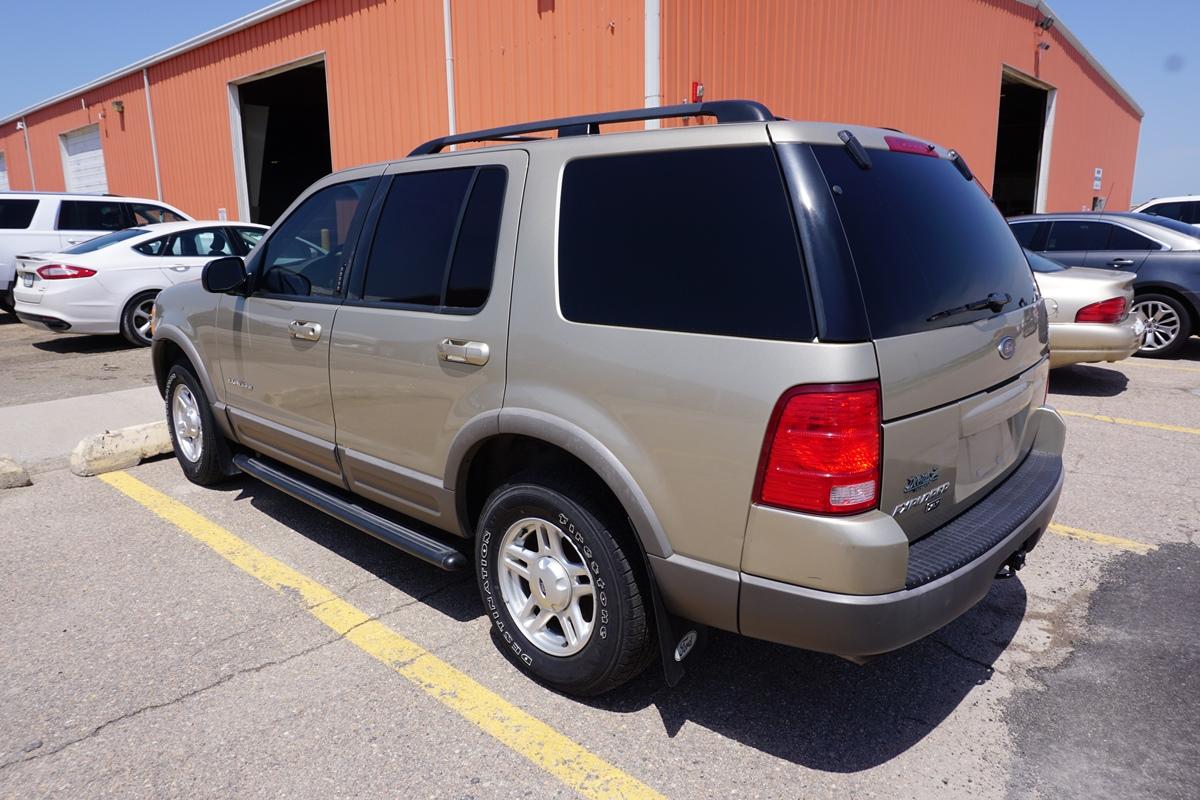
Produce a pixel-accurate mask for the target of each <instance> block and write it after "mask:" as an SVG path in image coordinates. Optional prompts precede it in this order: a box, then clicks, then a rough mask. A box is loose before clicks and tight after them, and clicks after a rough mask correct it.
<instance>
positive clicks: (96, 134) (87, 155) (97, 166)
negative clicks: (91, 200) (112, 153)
mask: <svg viewBox="0 0 1200 800" xmlns="http://www.w3.org/2000/svg"><path fill="white" fill-rule="evenodd" d="M61 138H62V158H63V176H64V177H65V178H66V182H67V191H68V192H79V193H81V194H104V193H106V192H107V191H108V175H107V174H105V172H104V150H103V148H101V146H100V126H99V125H89V126H87V127H86V128H80V129H79V130H77V131H71V132H70V133H64V134H63V135H62V137H61Z"/></svg>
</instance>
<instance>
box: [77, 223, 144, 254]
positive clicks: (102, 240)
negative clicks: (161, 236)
mask: <svg viewBox="0 0 1200 800" xmlns="http://www.w3.org/2000/svg"><path fill="white" fill-rule="evenodd" d="M149 232H150V231H147V230H142V229H141V228H126V229H125V230H123V231H113V232H112V233H106V234H104V235H103V236H97V237H96V238H95V239H88V240H87V241H86V242H84V243H82V244H77V245H75V246H74V247H72V248H69V249H67V250H63V252H64V253H69V254H71V255H79V254H80V253H94V252H96V251H97V250H103V249H104V248H105V247H109V246H111V245H114V244H117V243H118V242H123V241H125V240H126V239H133V238H134V237H137V236H143V235H145V234H147V233H149Z"/></svg>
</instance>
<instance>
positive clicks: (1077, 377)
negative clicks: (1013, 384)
mask: <svg viewBox="0 0 1200 800" xmlns="http://www.w3.org/2000/svg"><path fill="white" fill-rule="evenodd" d="M1128 384H1129V378H1128V377H1127V376H1126V375H1125V373H1123V372H1119V371H1117V370H1115V369H1111V368H1105V367H1097V366H1090V365H1087V364H1073V365H1072V366H1069V367H1059V368H1058V369H1055V370H1052V371H1051V372H1050V391H1051V392H1053V393H1054V394H1065V395H1071V396H1072V397H1116V396H1117V395H1119V394H1120V393H1121V392H1123V391H1125V387H1126V386H1127V385H1128Z"/></svg>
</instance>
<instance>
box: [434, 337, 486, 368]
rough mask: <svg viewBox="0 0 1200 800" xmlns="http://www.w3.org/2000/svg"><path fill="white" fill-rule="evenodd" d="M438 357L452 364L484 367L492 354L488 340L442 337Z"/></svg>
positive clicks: (438, 347)
mask: <svg viewBox="0 0 1200 800" xmlns="http://www.w3.org/2000/svg"><path fill="white" fill-rule="evenodd" d="M437 353H438V358H439V359H441V360H442V361H449V362H450V363H452V364H473V365H475V366H477V367H482V366H483V365H484V364H486V363H487V362H488V358H489V357H490V356H491V348H489V347H488V346H487V343H486V342H466V341H463V340H461V339H442V340H441V341H440V342H438V346H437Z"/></svg>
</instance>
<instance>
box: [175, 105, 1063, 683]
mask: <svg viewBox="0 0 1200 800" xmlns="http://www.w3.org/2000/svg"><path fill="white" fill-rule="evenodd" d="M668 117H674V118H680V117H705V118H709V119H710V121H711V120H714V119H715V122H716V124H705V125H697V124H691V125H688V126H679V127H669V128H663V129H660V130H649V131H639V132H621V133H609V134H604V135H598V134H600V128H601V126H604V125H607V124H609V123H619V122H626V123H627V122H631V121H636V120H643V119H648V118H668ZM626 127H628V126H626ZM466 143H490V144H491V145H492V146H486V147H473V148H468V149H460V150H458V151H456V152H450V151H448V148H449V146H450V145H454V144H466ZM1047 354H1048V350H1047V327H1046V317H1045V311H1044V307H1043V304H1042V302H1041V300H1040V298H1039V297H1038V294H1037V291H1036V289H1035V286H1034V282H1033V278H1032V276H1031V273H1030V268H1029V264H1028V263H1027V261H1026V259H1025V256H1024V254H1023V252H1022V250H1021V248H1020V247H1019V246H1018V245H1017V243H1016V241H1015V240H1014V239H1013V236H1012V234H1011V233H1010V232H1009V229H1008V226H1007V225H1006V224H1005V222H1004V219H1003V218H1002V217H1001V215H1000V213H999V212H998V211H997V210H996V209H995V208H994V207H993V205H992V203H991V202H990V200H989V199H988V197H987V195H986V194H985V193H984V192H983V191H982V190H981V189H980V187H979V186H978V185H977V184H976V183H975V181H974V179H973V176H972V174H971V172H970V169H969V168H968V166H967V164H966V163H965V162H964V161H963V159H962V158H961V157H960V156H959V155H958V154H956V153H955V152H954V151H947V150H945V149H943V148H941V147H939V146H937V145H934V144H932V143H927V142H925V141H921V140H918V139H914V138H912V137H910V136H905V135H903V134H899V133H896V132H894V131H890V130H882V129H875V128H866V127H858V126H849V125H835V124H825V123H803V122H788V121H784V120H778V119H776V118H775V117H774V116H773V115H772V114H771V113H770V112H769V111H768V110H767V109H766V108H764V107H763V106H761V105H759V104H757V103H753V102H747V101H724V102H715V103H704V104H702V105H701V104H694V105H687V106H674V107H664V108H658V109H637V110H636V111H629V112H614V113H608V114H600V115H595V116H589V117H576V118H567V119H559V120H550V121H544V122H539V123H531V124H525V125H514V126H509V127H506V128H497V129H493V130H489V131H481V132H476V133H470V134H459V135H454V136H449V137H445V138H442V139H438V140H434V141H432V142H429V143H426V144H425V145H422V146H421V147H419V148H417V150H415V151H414V152H413V153H412V154H411V155H410V157H408V158H405V159H403V160H400V161H396V162H393V163H387V164H376V165H373V166H367V167H360V168H356V169H349V170H345V171H342V172H339V173H336V174H333V175H330V176H328V177H326V178H324V179H322V180H321V181H319V182H317V184H316V185H314V186H313V187H312V188H310V189H308V190H307V191H306V192H305V193H304V194H302V195H301V196H300V197H299V198H298V199H297V200H296V202H295V203H294V204H293V205H292V206H291V208H290V209H288V211H287V212H286V213H285V214H284V215H283V216H282V217H281V218H280V221H279V222H278V223H276V224H275V225H274V227H272V229H271V230H270V231H269V232H268V233H267V235H266V236H265V237H264V238H263V240H262V242H261V243H260V244H259V245H258V247H256V248H255V249H254V251H253V252H252V253H251V254H250V255H249V256H248V257H247V258H246V259H245V261H244V262H243V260H242V259H240V258H223V259H219V260H216V261H213V262H211V263H209V264H208V266H207V267H206V268H205V271H204V275H203V280H202V281H200V282H192V283H187V284H182V285H178V286H174V287H172V288H169V289H167V290H166V291H164V292H163V293H162V294H161V295H159V298H158V304H157V308H156V309H155V332H154V344H153V359H154V367H155V374H156V376H157V378H158V385H159V386H160V387H161V389H162V392H163V396H164V398H165V401H166V412H167V420H168V422H169V425H170V428H171V434H172V436H173V438H174V442H175V451H176V454H177V456H178V458H179V463H180V464H181V465H182V467H183V470H184V472H185V473H186V474H187V476H188V477H189V478H190V479H191V480H193V481H195V482H196V483H199V484H211V483H213V482H215V481H219V480H221V479H223V478H226V477H228V476H232V475H235V474H238V473H239V472H240V473H245V474H248V475H251V476H253V477H255V478H258V479H260V480H263V481H265V482H267V483H268V484H270V485H272V486H274V487H276V488H277V489H279V490H281V491H283V492H285V493H287V494H289V495H292V496H293V497H296V498H298V499H300V500H302V501H304V502H306V503H308V504H310V505H311V506H313V507H315V508H316V509H319V510H320V511H323V512H325V513H328V514H330V515H332V516H334V517H336V518H338V519H340V520H343V521H345V522H346V523H348V524H350V525H352V526H355V527H357V528H359V529H360V530H363V531H365V532H367V533H369V534H372V535H374V536H376V537H379V538H380V539H383V540H384V541H386V542H389V543H390V544H392V545H395V546H396V547H398V548H399V549H401V550H404V551H406V552H408V553H411V554H413V555H415V556H417V557H419V558H422V559H424V560H426V561H428V562H430V563H432V564H435V565H436V566H438V567H441V568H443V569H447V570H454V569H464V568H470V569H473V570H474V572H475V574H476V576H477V578H478V583H479V591H480V594H481V596H482V600H483V607H484V609H485V612H486V614H487V615H488V616H489V617H490V619H491V620H492V623H493V624H494V626H495V629H496V632H497V634H498V641H500V642H501V643H502V647H503V649H504V652H505V654H506V655H507V656H508V658H509V659H510V660H511V661H512V662H513V663H514V664H515V665H517V666H518V667H519V668H520V669H522V670H524V671H526V672H527V673H528V674H530V675H532V676H534V677H535V678H537V679H538V680H541V681H543V682H545V683H547V684H549V685H551V686H553V687H555V688H557V689H560V690H562V691H565V692H570V693H575V694H581V695H582V694H597V693H599V692H603V691H605V690H608V689H611V688H613V687H615V686H617V685H619V684H621V683H623V682H625V681H627V680H629V679H630V678H631V677H633V676H634V675H636V674H637V673H638V672H639V671H640V670H642V669H643V668H644V667H645V666H646V665H647V664H649V663H650V662H652V661H653V660H654V659H655V658H656V657H661V660H662V664H663V667H664V670H665V673H666V678H667V681H668V682H669V683H674V682H675V681H676V680H678V677H679V675H680V674H681V672H682V664H681V663H680V662H682V661H683V660H684V659H685V658H686V657H687V656H688V654H689V653H690V652H693V651H694V645H695V644H696V642H697V638H698V636H699V635H701V634H702V633H703V632H704V631H705V630H706V629H707V627H709V626H711V627H715V628H719V629H722V630H726V631H735V632H738V633H741V634H743V635H746V636H753V637H757V638H761V639H767V640H770V641H773V642H781V643H784V644H788V645H794V646H796V647H802V648H809V649H812V650H818V651H824V652H827V653H834V654H838V655H842V656H846V657H849V658H852V659H856V660H859V659H862V658H864V657H867V656H872V655H875V654H879V653H884V652H887V651H890V650H894V649H896V648H899V647H903V646H904V645H906V644H908V643H910V642H913V641H915V640H917V639H919V638H921V637H923V636H925V635H927V634H929V633H931V632H932V631H934V630H936V629H938V628H940V627H941V626H943V625H945V624H946V623H947V622H949V621H951V620H953V619H954V618H956V617H957V616H959V615H960V614H962V613H963V612H965V611H967V610H968V609H969V608H971V607H972V606H973V605H974V604H975V603H976V602H978V601H979V600H980V599H981V598H982V597H983V596H984V595H985V594H986V593H987V592H988V589H989V587H990V585H991V584H992V581H993V579H995V578H996V577H998V576H1000V577H1004V576H1008V575H1011V574H1012V573H1013V572H1014V571H1015V570H1016V569H1018V568H1019V567H1020V566H1021V565H1022V563H1023V562H1024V559H1025V555H1026V553H1027V552H1028V551H1029V550H1031V549H1032V548H1033V547H1034V545H1036V544H1037V542H1038V540H1039V538H1040V537H1041V536H1042V534H1043V532H1044V531H1045V529H1046V527H1047V525H1048V524H1049V523H1050V518H1051V515H1052V513H1053V511H1054V507H1055V504H1056V503H1057V500H1058V496H1059V492H1060V490H1061V487H1062V476H1063V467H1062V458H1061V454H1062V448H1063V434H1064V427H1063V424H1062V421H1061V419H1060V418H1059V416H1058V415H1057V414H1056V413H1055V412H1054V411H1053V410H1052V409H1050V408H1047V407H1046V406H1045V405H1044V402H1045V398H1046V382H1047V372H1048V355H1047ZM469 542H470V543H473V554H472V555H466V553H470V552H471V548H470V546H469V545H468V543H469ZM472 560H473V562H474V563H473V565H471V566H468V564H469V562H470V561H472Z"/></svg>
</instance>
